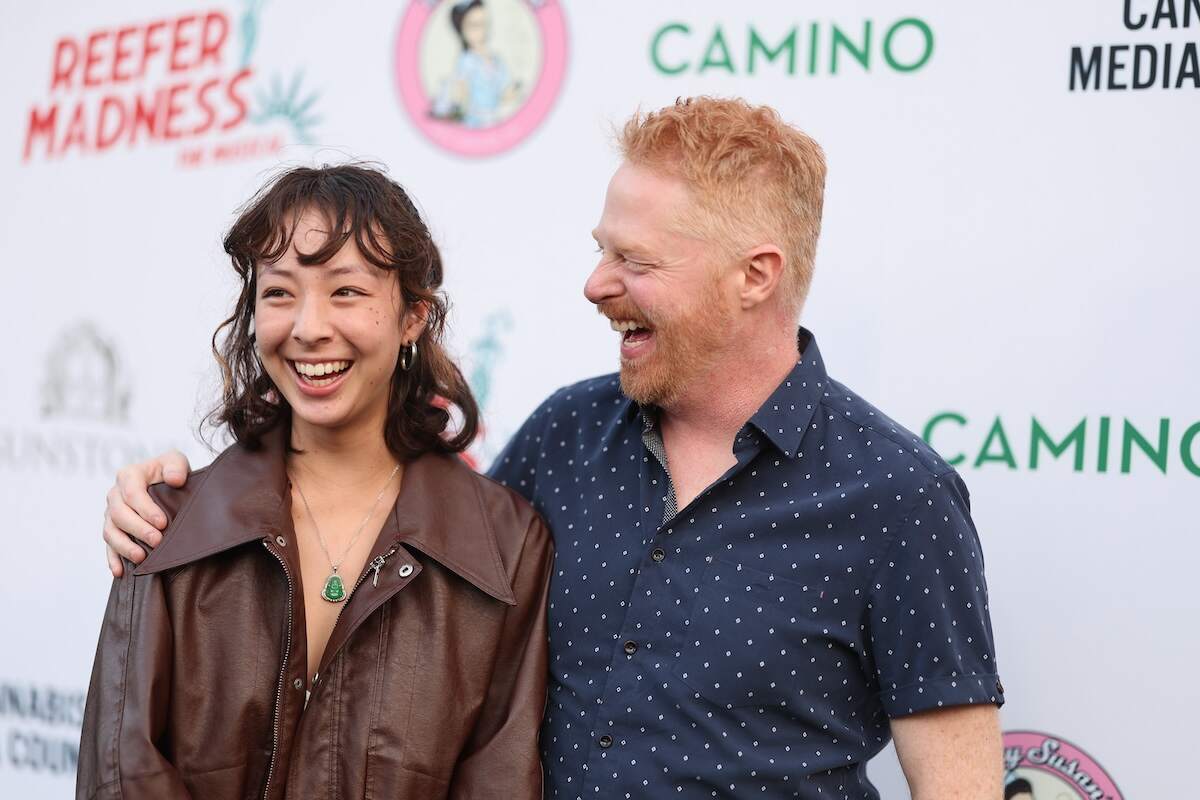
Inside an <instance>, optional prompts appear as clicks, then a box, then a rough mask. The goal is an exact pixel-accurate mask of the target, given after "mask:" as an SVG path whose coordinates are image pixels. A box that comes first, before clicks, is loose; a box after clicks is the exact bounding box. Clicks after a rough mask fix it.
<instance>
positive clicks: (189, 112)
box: [23, 0, 317, 166]
mask: <svg viewBox="0 0 1200 800" xmlns="http://www.w3.org/2000/svg"><path fill="white" fill-rule="evenodd" d="M262 3H263V0H245V2H244V4H243V6H242V8H241V10H240V11H239V12H238V13H236V14H234V13H230V12H227V11H224V10H204V11H192V12H186V13H182V14H179V15H177V16H172V17H164V18H156V19H148V20H142V21H135V22H130V23H123V24H117V25H105V26H102V27H98V28H95V29H93V30H90V31H83V32H73V33H68V34H66V35H63V36H61V37H59V39H58V40H57V41H56V42H54V43H53V45H52V46H51V47H50V48H49V54H48V55H49V59H48V61H49V64H48V67H49V70H48V73H49V75H48V78H49V80H48V83H47V92H46V95H45V96H44V97H42V98H41V99H40V100H38V101H36V102H35V103H34V104H33V105H32V107H31V108H30V109H29V114H28V117H27V120H26V128H25V137H24V152H23V159H24V160H25V161H26V162H30V161H34V160H53V159H60V158H63V157H67V156H73V155H98V154H103V153H107V152H110V151H114V150H117V149H129V148H134V147H141V146H149V145H154V144H164V143H175V144H178V145H180V146H181V147H180V151H179V162H180V164H182V165H192V166H194V165H199V164H202V163H206V162H209V161H222V160H228V159H231V158H245V157H252V156H258V155H265V154H269V153H273V152H275V151H276V150H278V149H279V148H280V147H282V146H283V145H284V144H287V143H289V141H296V142H300V143H308V142H309V140H310V137H311V129H312V126H313V125H314V124H315V123H316V122H317V118H316V117H315V115H314V111H313V105H314V104H315V102H316V100H317V95H316V94H314V93H311V92H308V91H306V90H305V89H303V87H302V86H301V82H302V80H301V74H300V73H299V72H296V73H294V74H293V75H292V76H291V77H290V78H285V77H283V76H282V75H280V74H278V73H276V74H273V75H272V76H271V78H270V79H269V80H265V79H263V78H262V77H261V76H260V75H259V74H258V72H257V69H256V64H255V61H254V51H255V48H256V44H257V42H258V37H259V33H260V31H261V26H260V22H259V12H260V10H261V6H262Z"/></svg>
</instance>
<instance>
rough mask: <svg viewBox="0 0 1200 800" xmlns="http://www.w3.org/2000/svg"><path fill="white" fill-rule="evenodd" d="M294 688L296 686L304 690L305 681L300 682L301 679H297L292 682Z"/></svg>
mask: <svg viewBox="0 0 1200 800" xmlns="http://www.w3.org/2000/svg"><path fill="white" fill-rule="evenodd" d="M292 686H295V687H296V688H297V689H303V688H304V681H302V680H300V679H299V678H296V680H294V681H292Z"/></svg>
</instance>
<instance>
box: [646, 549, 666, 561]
mask: <svg viewBox="0 0 1200 800" xmlns="http://www.w3.org/2000/svg"><path fill="white" fill-rule="evenodd" d="M650 557H651V558H653V559H654V560H655V561H662V560H663V559H664V558H666V557H667V551H666V550H663V549H662V548H661V547H656V548H654V550H652V551H651V552H650Z"/></svg>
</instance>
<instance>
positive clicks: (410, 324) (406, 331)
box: [401, 300, 429, 344]
mask: <svg viewBox="0 0 1200 800" xmlns="http://www.w3.org/2000/svg"><path fill="white" fill-rule="evenodd" d="M428 321H429V305H428V304H427V303H426V302H425V301H424V300H418V301H417V302H415V303H413V304H412V305H410V306H409V307H408V308H407V309H406V310H405V312H404V326H403V329H402V331H401V333H402V339H403V342H404V344H412V343H413V342H415V341H416V340H417V339H420V338H421V334H422V333H424V332H425V323H426V322H428Z"/></svg>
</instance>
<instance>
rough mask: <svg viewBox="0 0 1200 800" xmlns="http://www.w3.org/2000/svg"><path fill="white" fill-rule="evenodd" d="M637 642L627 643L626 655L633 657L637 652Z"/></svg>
mask: <svg viewBox="0 0 1200 800" xmlns="http://www.w3.org/2000/svg"><path fill="white" fill-rule="evenodd" d="M637 648H638V646H637V642H634V641H628V642H626V643H625V655H627V656H631V655H633V654H634V653H636V652H637Z"/></svg>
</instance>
